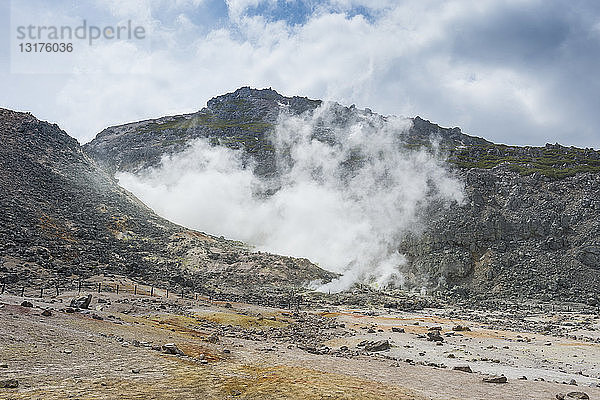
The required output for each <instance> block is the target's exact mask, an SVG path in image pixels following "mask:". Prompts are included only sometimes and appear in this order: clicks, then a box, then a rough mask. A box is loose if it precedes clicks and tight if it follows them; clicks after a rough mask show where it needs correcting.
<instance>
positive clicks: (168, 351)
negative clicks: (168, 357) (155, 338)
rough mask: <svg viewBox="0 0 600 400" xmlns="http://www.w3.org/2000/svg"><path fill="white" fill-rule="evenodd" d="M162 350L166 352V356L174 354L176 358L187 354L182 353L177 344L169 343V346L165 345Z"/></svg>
mask: <svg viewBox="0 0 600 400" xmlns="http://www.w3.org/2000/svg"><path fill="white" fill-rule="evenodd" d="M162 350H164V352H165V353H166V354H173V355H176V356H184V355H185V353H184V352H183V351H181V350H180V349H179V348H178V347H177V345H175V343H167V344H164V345H163V346H162Z"/></svg>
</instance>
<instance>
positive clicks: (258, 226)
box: [117, 106, 463, 291]
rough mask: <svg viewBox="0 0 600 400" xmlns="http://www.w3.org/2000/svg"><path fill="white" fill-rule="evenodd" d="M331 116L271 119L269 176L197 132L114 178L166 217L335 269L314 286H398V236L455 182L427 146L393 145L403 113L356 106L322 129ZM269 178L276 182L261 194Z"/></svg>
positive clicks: (404, 124) (454, 194)
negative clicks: (345, 120) (177, 147)
mask: <svg viewBox="0 0 600 400" xmlns="http://www.w3.org/2000/svg"><path fill="white" fill-rule="evenodd" d="M335 117H336V116H335V113H334V112H332V110H330V108H329V107H328V106H323V107H321V108H319V109H317V110H316V111H315V112H314V113H313V114H312V115H302V116H290V115H287V114H285V115H284V116H282V117H281V118H280V121H279V123H278V125H277V127H276V129H275V132H274V133H273V136H272V138H271V139H272V142H273V144H274V147H275V149H276V153H277V167H278V170H279V171H281V175H280V176H279V177H278V178H277V179H270V180H266V179H261V178H259V177H257V176H255V175H254V173H253V169H252V165H250V166H249V165H247V163H245V162H244V160H243V154H242V153H241V151H239V150H231V149H228V148H225V147H221V146H211V145H209V144H208V142H207V141H206V140H197V141H195V142H194V143H193V144H192V145H191V146H190V147H189V148H188V149H187V150H186V151H184V152H182V153H180V154H176V155H174V156H170V157H165V158H164V159H163V160H162V165H161V167H160V168H155V169H150V170H147V171H144V172H143V173H141V174H138V175H133V174H129V173H121V174H119V175H118V176H117V177H118V179H119V180H120V183H121V185H122V186H123V187H125V188H126V189H128V190H130V191H132V192H133V193H135V194H136V195H137V196H138V197H140V198H141V199H142V200H143V201H145V202H146V204H148V205H149V206H150V207H152V208H153V209H154V210H155V211H156V212H157V213H158V214H160V215H163V216H164V217H166V218H168V219H170V220H172V221H174V222H177V223H179V224H182V225H184V226H187V227H190V228H196V229H199V230H203V231H206V232H209V233H212V234H217V235H224V236H226V237H230V238H234V239H239V240H243V241H245V242H247V243H250V244H252V245H254V246H256V248H257V249H259V250H266V251H270V252H274V253H279V254H286V255H293V256H298V257H306V258H309V259H310V260H311V261H313V262H316V263H318V264H319V265H320V266H321V267H322V268H324V269H327V270H330V271H335V272H339V273H341V274H343V275H342V277H341V278H340V279H339V280H336V281H334V282H332V283H330V284H329V285H326V286H323V287H321V289H325V290H328V289H329V290H332V291H336V290H343V289H346V288H348V287H349V286H351V285H352V284H353V283H354V282H357V281H361V282H368V283H370V284H372V285H376V286H382V285H388V284H393V285H396V286H401V285H403V283H404V281H403V277H402V266H403V265H404V264H405V263H406V259H405V257H404V255H402V254H400V253H399V252H398V244H399V242H400V240H401V239H402V237H404V235H406V234H407V233H408V232H415V233H418V232H419V230H420V229H421V227H422V223H421V221H420V217H419V216H420V212H422V211H423V209H424V207H425V206H426V205H427V204H430V203H431V202H432V201H435V202H437V203H439V204H441V205H448V204H450V203H451V202H453V201H456V202H461V201H462V198H463V192H462V185H461V184H460V183H459V182H458V180H456V179H455V178H453V177H451V176H450V175H449V174H448V173H447V171H446V170H445V169H444V168H443V164H442V161H441V160H440V158H439V157H438V156H437V155H436V154H435V152H433V153H432V152H431V151H429V152H427V151H424V150H421V151H409V150H406V149H404V150H400V144H401V140H402V133H403V132H404V131H405V130H406V129H407V128H408V127H409V121H407V120H405V119H396V118H393V119H388V120H387V121H384V120H382V119H381V118H380V117H377V118H375V117H371V116H370V115H369V114H366V113H365V114H361V115H359V116H358V117H355V120H354V122H352V123H349V124H344V126H343V127H341V126H339V124H338V127H334V128H331V129H325V130H323V126H325V127H331V126H335V124H333V125H332V122H333V119H334V118H335ZM317 138H320V139H321V140H318V139H317ZM273 186H275V187H276V188H278V190H277V191H276V192H275V193H274V194H272V195H270V196H266V195H264V193H265V192H266V191H267V190H269V189H272V188H273ZM261 193H262V194H261Z"/></svg>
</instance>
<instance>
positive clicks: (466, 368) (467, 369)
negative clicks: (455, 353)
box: [452, 365, 473, 374]
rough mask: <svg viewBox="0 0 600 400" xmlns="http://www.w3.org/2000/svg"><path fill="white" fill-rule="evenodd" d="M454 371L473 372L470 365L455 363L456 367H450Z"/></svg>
mask: <svg viewBox="0 0 600 400" xmlns="http://www.w3.org/2000/svg"><path fill="white" fill-rule="evenodd" d="M452 369H453V370H454V371H461V372H468V373H469V374H470V373H471V372H473V371H472V370H471V367H469V366H468V365H457V366H456V367H454V368H452Z"/></svg>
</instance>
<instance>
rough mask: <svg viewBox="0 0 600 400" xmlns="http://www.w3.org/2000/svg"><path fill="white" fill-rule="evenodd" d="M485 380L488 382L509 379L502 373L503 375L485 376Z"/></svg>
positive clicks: (503, 381) (501, 381) (504, 381)
mask: <svg viewBox="0 0 600 400" xmlns="http://www.w3.org/2000/svg"><path fill="white" fill-rule="evenodd" d="M483 381H484V382H486V383H506V382H508V380H507V379H506V377H505V376H503V375H501V376H496V375H493V376H487V377H485V378H483Z"/></svg>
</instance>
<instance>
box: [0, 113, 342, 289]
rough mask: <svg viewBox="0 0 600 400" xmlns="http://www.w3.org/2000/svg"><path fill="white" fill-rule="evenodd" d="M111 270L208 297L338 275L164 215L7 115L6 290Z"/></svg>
mask: <svg viewBox="0 0 600 400" xmlns="http://www.w3.org/2000/svg"><path fill="white" fill-rule="evenodd" d="M102 273H113V274H114V273H118V274H123V275H127V276H129V277H131V278H134V279H140V280H143V281H145V282H153V283H157V284H162V285H165V286H169V285H171V286H184V287H187V288H194V289H196V290H198V291H207V292H210V291H213V290H215V288H219V287H221V286H227V287H228V288H230V290H235V288H242V289H246V288H247V287H248V286H251V287H253V288H254V289H256V290H259V289H260V288H261V287H269V286H270V285H278V286H281V285H283V286H285V285H290V286H292V287H294V286H298V285H302V284H303V283H306V282H308V281H311V280H314V279H331V277H332V276H333V275H332V274H330V273H328V272H325V271H323V270H321V269H319V268H318V267H317V266H315V265H313V264H311V263H310V262H309V261H308V260H305V259H296V258H291V257H282V256H277V255H273V254H267V253H254V252H252V251H251V250H249V249H248V248H247V247H246V246H245V245H244V244H242V243H240V242H234V241H231V240H226V239H224V238H218V237H214V236H211V235H207V234H204V233H202V232H196V231H193V230H189V229H186V228H183V227H181V226H178V225H175V224H173V223H171V222H169V221H167V220H165V219H163V218H161V217H159V216H157V215H156V214H155V213H154V212H153V211H152V210H150V209H149V208H148V207H146V206H145V205H144V204H143V203H142V202H140V201H139V200H138V199H137V198H136V197H135V196H133V195H132V194H131V193H129V192H127V191H126V190H124V189H122V188H121V187H120V186H119V185H118V184H117V182H116V181H115V180H114V179H113V178H112V177H111V176H110V175H109V174H107V173H105V172H104V171H103V170H102V169H100V168H99V167H98V166H97V164H96V163H95V162H94V161H93V160H92V159H91V158H90V157H89V156H88V155H87V154H86V153H85V152H84V151H83V150H82V148H81V146H80V145H79V143H78V142H77V141H76V140H75V139H73V138H72V137H70V136H69V135H67V134H66V133H65V132H64V131H62V130H61V129H60V128H59V127H58V126H56V125H53V124H50V123H47V122H43V121H39V120H37V119H36V118H35V117H33V116H32V115H31V114H26V113H19V112H14V111H10V110H5V109H0V278H1V279H2V281H1V283H4V284H7V285H9V286H10V285H13V284H17V283H18V284H19V285H25V284H33V285H44V284H46V285H56V284H57V283H58V282H60V281H61V280H64V279H65V278H76V277H84V278H85V277H87V276H91V275H97V274H102Z"/></svg>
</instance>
